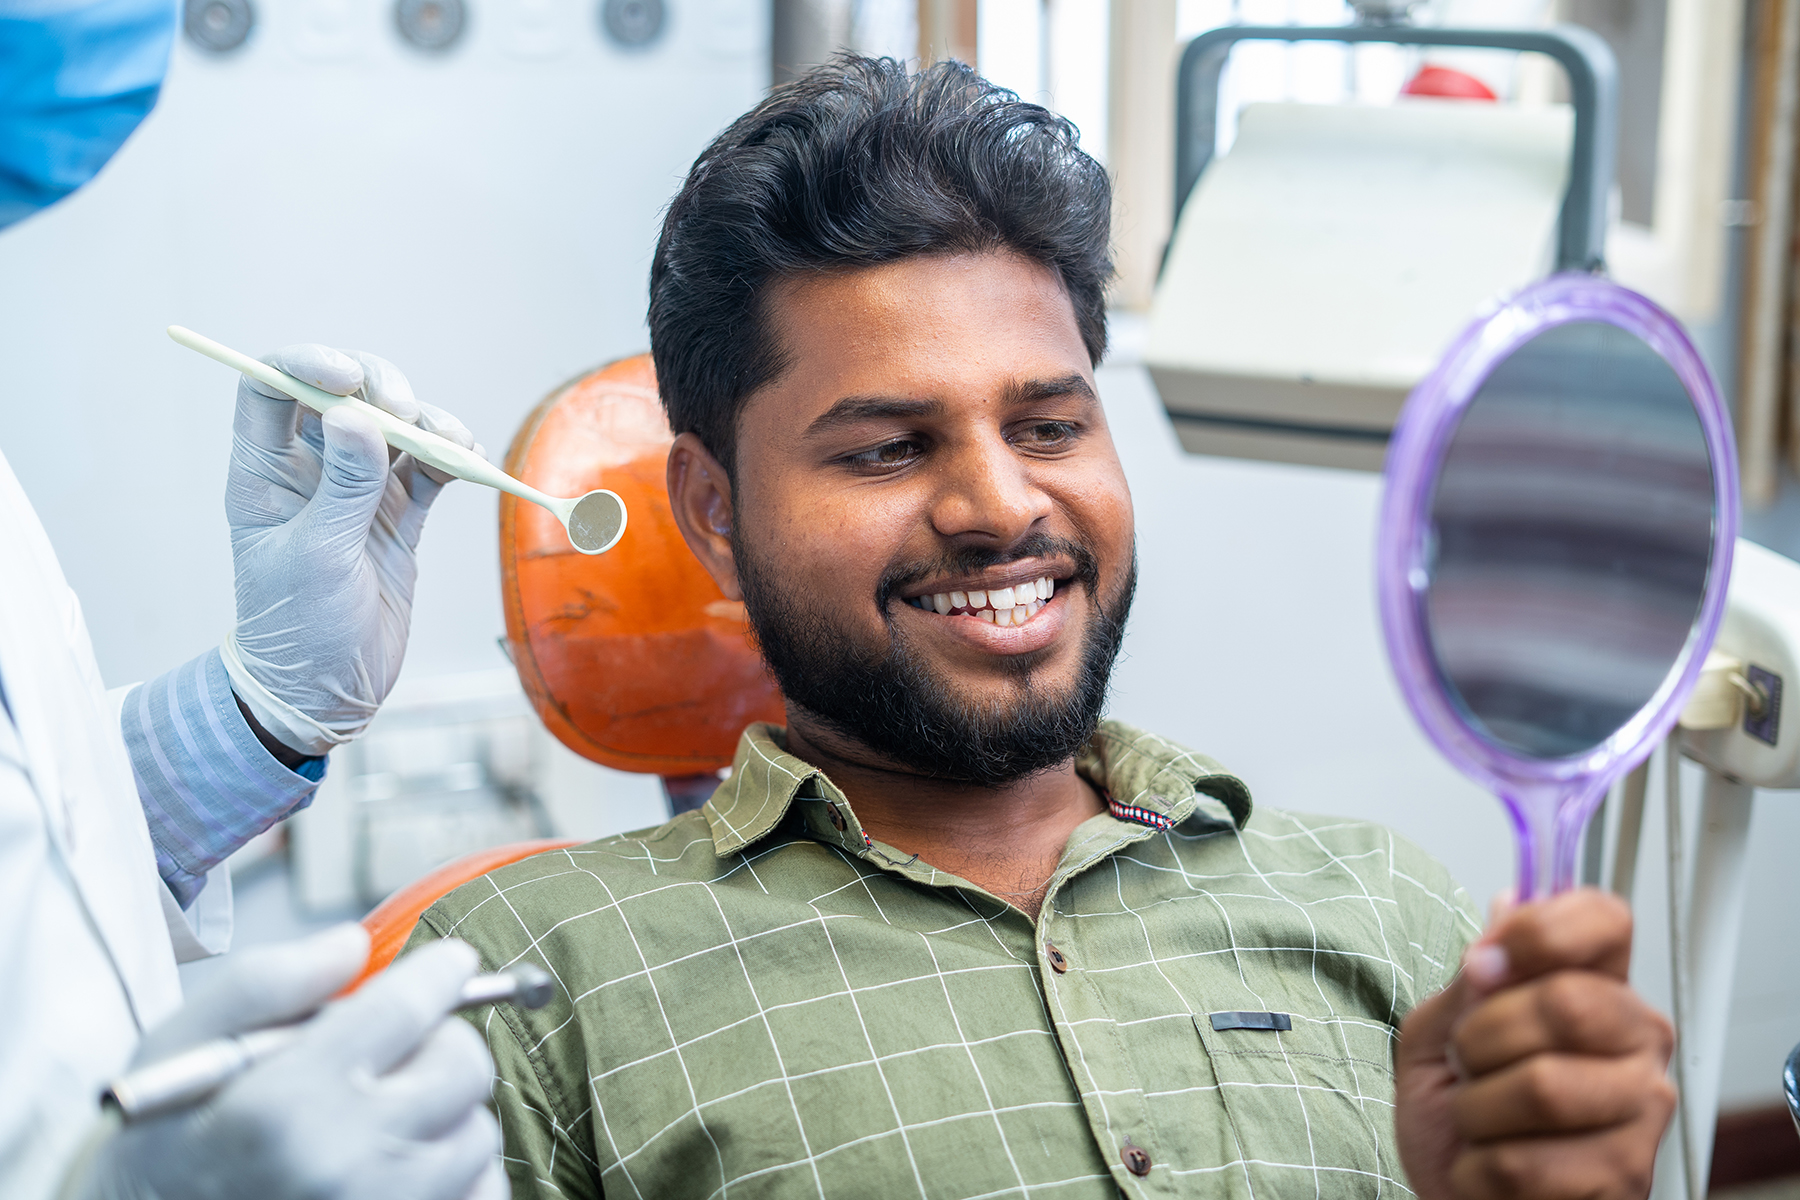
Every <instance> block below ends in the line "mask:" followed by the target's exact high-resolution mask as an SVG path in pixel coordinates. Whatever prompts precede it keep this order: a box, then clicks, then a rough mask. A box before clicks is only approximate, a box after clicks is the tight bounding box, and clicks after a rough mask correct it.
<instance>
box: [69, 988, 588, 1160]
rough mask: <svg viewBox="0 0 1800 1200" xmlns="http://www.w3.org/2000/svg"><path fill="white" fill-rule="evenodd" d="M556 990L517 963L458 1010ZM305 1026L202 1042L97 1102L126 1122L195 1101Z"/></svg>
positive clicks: (532, 1002)
mask: <svg viewBox="0 0 1800 1200" xmlns="http://www.w3.org/2000/svg"><path fill="white" fill-rule="evenodd" d="M555 992H556V987H555V985H554V984H553V983H551V981H550V976H549V974H548V973H547V972H545V971H544V970H543V969H542V968H540V967H536V966H533V965H532V964H530V963H519V964H517V965H515V966H513V967H510V968H508V969H507V970H505V971H498V972H495V973H494V974H492V975H477V976H476V977H475V978H473V979H471V980H469V982H468V983H466V984H464V985H463V989H462V992H461V994H460V995H458V996H457V998H456V1011H458V1012H460V1011H462V1010H464V1009H468V1008H478V1007H480V1006H481V1005H483V1004H516V1005H518V1006H520V1007H521V1008H542V1007H543V1006H544V1005H546V1004H548V1003H549V1002H550V997H551V996H553V995H554V994H555ZM305 1028H306V1022H301V1023H299V1024H295V1025H277V1026H275V1027H273V1028H270V1029H254V1030H251V1031H250V1032H249V1033H240V1034H237V1035H236V1036H234V1037H225V1038H216V1039H214V1040H213V1041H210V1042H203V1043H201V1044H200V1045H198V1046H195V1047H194V1048H193V1049H191V1050H184V1051H182V1052H181V1053H180V1054H176V1055H173V1056H172V1057H169V1058H165V1059H163V1060H162V1061H161V1062H154V1063H151V1064H150V1065H149V1066H147V1067H140V1068H138V1069H137V1070H135V1071H132V1072H130V1073H128V1074H125V1075H122V1076H120V1077H119V1078H117V1079H115V1080H113V1081H112V1083H111V1084H109V1085H108V1086H107V1088H106V1090H105V1091H104V1092H102V1093H101V1094H100V1103H101V1105H102V1106H104V1107H107V1108H111V1109H115V1110H117V1112H118V1113H119V1115H120V1117H121V1118H123V1119H124V1121H125V1122H126V1123H127V1124H129V1123H131V1122H133V1121H146V1120H149V1119H150V1118H151V1117H160V1116H162V1115H163V1114H164V1113H170V1112H174V1111H176V1110H177V1109H182V1108H187V1107H188V1106H190V1105H193V1104H198V1103H200V1102H201V1101H202V1100H204V1099H206V1098H207V1097H208V1096H210V1095H212V1094H213V1093H214V1092H216V1091H218V1090H219V1089H220V1088H222V1087H224V1086H225V1085H226V1084H227V1083H230V1082H231V1081H232V1080H233V1079H235V1078H237V1077H238V1076H239V1075H241V1074H243V1073H244V1072H245V1071H248V1070H249V1069H250V1068H251V1067H253V1066H255V1065H256V1064H257V1063H259V1062H261V1061H262V1060H263V1059H265V1058H268V1057H269V1056H270V1055H273V1054H276V1053H278V1052H280V1051H282V1050H285V1049H287V1047H289V1046H291V1045H293V1044H294V1042H295V1040H296V1039H298V1038H299V1036H300V1034H301V1032H302V1031H303V1030H304V1029H305Z"/></svg>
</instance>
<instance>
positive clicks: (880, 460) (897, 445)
mask: <svg viewBox="0 0 1800 1200" xmlns="http://www.w3.org/2000/svg"><path fill="white" fill-rule="evenodd" d="M923 449H924V447H922V446H920V445H919V443H918V442H916V441H914V440H912V439H911V438H895V439H894V440H893V441H891V442H883V443H882V444H881V445H879V446H877V447H875V448H874V449H873V450H864V451H863V452H862V453H861V454H853V455H851V456H850V462H851V464H852V465H854V466H858V467H898V466H901V465H903V464H905V463H909V462H911V461H912V460H913V459H915V458H917V457H918V456H919V454H920V453H921V452H922V451H923Z"/></svg>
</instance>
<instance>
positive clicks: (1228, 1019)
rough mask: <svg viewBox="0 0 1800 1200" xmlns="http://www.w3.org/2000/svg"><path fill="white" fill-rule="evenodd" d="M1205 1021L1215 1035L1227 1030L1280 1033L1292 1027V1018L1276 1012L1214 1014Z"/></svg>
mask: <svg viewBox="0 0 1800 1200" xmlns="http://www.w3.org/2000/svg"><path fill="white" fill-rule="evenodd" d="M1207 1021H1208V1024H1210V1025H1211V1026H1212V1027H1213V1032H1215V1033H1224V1032H1225V1031H1226V1030H1228V1029H1267V1030H1270V1031H1272V1032H1277V1033H1280V1032H1286V1031H1287V1030H1289V1029H1292V1028H1293V1027H1294V1019H1293V1018H1292V1017H1290V1016H1288V1015H1287V1014H1286V1013H1278V1012H1216V1013H1211V1014H1209V1015H1208V1018H1207Z"/></svg>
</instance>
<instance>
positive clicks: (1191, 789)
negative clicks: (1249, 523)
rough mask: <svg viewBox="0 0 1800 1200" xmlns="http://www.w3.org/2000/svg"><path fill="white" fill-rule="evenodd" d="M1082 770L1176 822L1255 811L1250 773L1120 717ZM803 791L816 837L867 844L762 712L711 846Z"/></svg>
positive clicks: (724, 846) (727, 848)
mask: <svg viewBox="0 0 1800 1200" xmlns="http://www.w3.org/2000/svg"><path fill="white" fill-rule="evenodd" d="M1075 769H1076V770H1077V771H1079V772H1081V774H1082V776H1083V777H1084V778H1086V779H1087V780H1088V782H1090V783H1092V784H1094V785H1095V786H1097V787H1099V788H1101V789H1102V790H1104V791H1105V792H1106V793H1107V794H1108V795H1109V796H1111V797H1112V798H1113V799H1115V800H1117V801H1119V802H1120V803H1122V804H1127V805H1131V806H1133V807H1138V808H1143V809H1148V810H1149V811H1151V812H1153V813H1156V814H1158V815H1159V816H1162V817H1166V818H1167V819H1169V820H1170V821H1172V822H1173V823H1175V824H1176V825H1182V824H1185V823H1189V822H1192V823H1195V824H1199V825H1204V826H1210V827H1213V828H1220V827H1223V826H1230V827H1231V828H1234V829H1241V828H1243V825H1244V822H1245V821H1247V820H1249V819H1250V809H1251V801H1250V789H1249V788H1248V787H1246V786H1245V785H1244V782H1243V780H1241V779H1239V778H1237V776H1235V775H1231V774H1229V773H1227V772H1226V770H1225V769H1224V768H1223V767H1221V766H1220V765H1219V764H1218V763H1217V762H1214V761H1213V760H1212V759H1210V758H1208V757H1206V756H1205V755H1204V754H1197V753H1195V752H1194V751H1192V750H1189V749H1187V748H1185V747H1183V746H1178V745H1176V744H1175V743H1174V742H1171V741H1168V740H1166V739H1164V738H1159V737H1157V736H1156V735H1154V734H1149V733H1144V732H1143V731H1141V730H1138V729H1133V728H1132V727H1131V726H1129V725H1125V724H1122V723H1121V722H1118V721H1102V722H1101V723H1100V728H1099V730H1098V731H1097V732H1096V733H1095V734H1094V737H1093V738H1092V739H1091V740H1090V741H1089V743H1088V745H1087V746H1086V748H1085V749H1083V751H1082V753H1081V754H1080V756H1079V757H1077V758H1076V760H1075ZM796 799H802V800H818V801H822V802H823V803H822V804H819V805H813V806H809V807H812V808H818V809H820V810H821V811H820V812H819V813H816V814H815V813H809V814H808V816H807V822H806V823H807V826H808V830H807V832H808V833H809V834H810V835H811V836H814V837H819V838H822V839H823V840H827V841H832V842H837V843H839V844H841V845H842V846H843V847H844V848H845V849H846V850H849V851H851V852H853V853H861V852H862V851H863V850H864V849H865V848H867V847H868V846H869V842H868V840H867V839H866V838H865V836H864V835H863V831H862V825H861V824H860V823H859V822H858V821H857V819H856V814H855V813H854V812H853V811H852V810H851V808H850V802H849V801H848V800H847V799H845V797H844V794H843V792H841V791H839V790H838V788H837V785H836V784H834V783H832V782H831V780H830V779H829V778H827V777H826V775H825V772H823V771H821V770H819V768H817V767H815V766H813V765H812V764H811V763H809V762H806V761H805V760H804V759H800V758H796V757H795V756H794V755H792V754H789V753H788V752H787V730H785V729H783V728H782V727H781V726H779V725H770V724H766V723H764V722H760V721H759V722H757V723H756V724H754V725H751V726H750V727H749V728H748V729H746V730H744V733H743V736H742V737H740V738H739V739H738V749H737V757H736V758H735V759H734V760H733V762H732V764H731V778H729V779H727V780H726V781H725V782H724V783H722V784H720V785H719V790H718V791H716V792H714V793H713V795H712V798H711V799H710V800H708V801H707V802H706V805H705V807H704V808H702V809H701V812H702V813H703V814H704V815H705V817H706V821H707V824H708V825H709V826H710V827H711V829H712V837H713V852H714V853H715V854H717V855H718V856H719V857H720V858H725V857H728V856H729V855H733V854H736V853H738V852H739V851H742V850H744V849H745V848H746V847H749V846H752V845H754V844H755V843H757V842H758V841H761V840H762V839H763V838H765V837H767V836H768V835H769V834H770V833H771V832H772V831H773V830H774V829H775V827H776V826H777V825H779V824H781V821H782V818H784V817H785V816H787V814H788V810H789V809H791V808H792V807H793V805H794V801H795V800H796ZM815 818H816V819H815ZM1109 819H1112V818H1109ZM840 820H841V821H842V822H843V824H842V826H841V827H840V826H839V825H838V822H839V821H840ZM827 821H829V824H827ZM1119 823H1120V824H1121V825H1123V824H1126V822H1124V821H1120V822H1119Z"/></svg>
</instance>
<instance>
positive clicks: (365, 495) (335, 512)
mask: <svg viewBox="0 0 1800 1200" xmlns="http://www.w3.org/2000/svg"><path fill="white" fill-rule="evenodd" d="M319 425H320V427H321V429H322V430H323V432H324V435H325V460H324V463H323V465H322V469H321V470H320V473H319V490H318V491H317V492H316V493H314V495H313V498H312V500H311V502H310V503H308V505H307V506H306V509H307V516H308V519H309V520H311V521H312V522H313V523H314V524H315V525H316V526H317V528H318V529H319V531H320V533H321V534H323V535H324V536H326V537H329V538H332V539H336V538H340V537H343V538H355V539H361V538H362V537H364V536H365V535H367V533H368V531H369V525H370V523H371V522H373V521H374V519H375V510H376V509H378V508H379V507H381V496H382V492H383V490H384V489H385V488H386V486H387V480H388V447H387V443H386V442H385V441H383V440H382V437H381V431H380V430H378V429H376V428H375V423H374V422H373V421H371V420H369V419H368V418H367V417H365V416H363V415H362V414H360V413H355V412H350V411H347V410H345V409H342V408H334V409H332V410H331V411H329V412H327V413H325V414H324V415H323V416H321V417H320V418H319Z"/></svg>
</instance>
